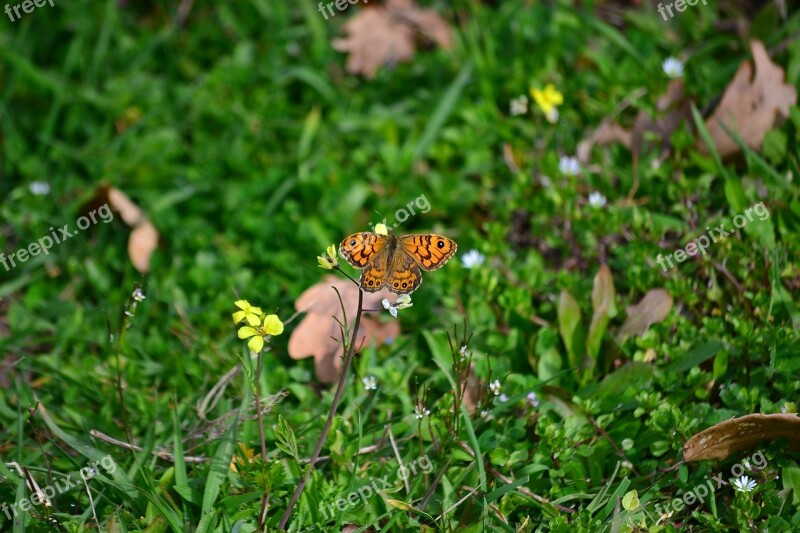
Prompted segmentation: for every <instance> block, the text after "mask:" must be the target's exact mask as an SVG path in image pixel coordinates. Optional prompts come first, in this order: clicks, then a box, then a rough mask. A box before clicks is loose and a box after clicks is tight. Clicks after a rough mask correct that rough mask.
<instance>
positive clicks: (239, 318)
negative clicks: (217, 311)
mask: <svg viewBox="0 0 800 533" xmlns="http://www.w3.org/2000/svg"><path fill="white" fill-rule="evenodd" d="M246 314H247V313H245V312H244V311H236V312H235V313H233V323H234V324H238V323H239V322H241V321H242V320H244V317H245V315H246Z"/></svg>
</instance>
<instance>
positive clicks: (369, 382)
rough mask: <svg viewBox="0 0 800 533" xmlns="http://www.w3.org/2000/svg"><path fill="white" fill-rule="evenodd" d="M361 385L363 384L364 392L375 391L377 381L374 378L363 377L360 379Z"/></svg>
mask: <svg viewBox="0 0 800 533" xmlns="http://www.w3.org/2000/svg"><path fill="white" fill-rule="evenodd" d="M361 383H363V384H364V389H365V390H375V389H377V388H378V381H377V380H376V379H375V376H364V377H363V378H361Z"/></svg>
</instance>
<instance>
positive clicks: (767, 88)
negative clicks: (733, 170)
mask: <svg viewBox="0 0 800 533" xmlns="http://www.w3.org/2000/svg"><path fill="white" fill-rule="evenodd" d="M750 49H751V50H752V52H753V62H754V63H755V76H754V75H753V64H752V63H751V62H750V61H744V62H743V63H742V64H741V65H740V66H739V70H737V71H736V75H735V76H734V77H733V80H731V82H730V84H728V88H727V89H725V93H724V94H723V95H722V100H721V101H720V103H719V105H718V106H717V108H716V109H715V110H714V113H713V114H712V115H711V116H710V117H709V118H708V119H707V120H706V128H708V131H709V133H710V134H711V138H712V140H713V141H714V145H715V146H716V147H717V151H718V152H719V154H720V155H721V156H722V157H726V156H730V155H733V154H735V153H737V152H739V145H738V144H736V141H734V140H733V139H732V138H731V136H730V135H728V133H727V132H726V131H725V128H724V127H723V124H724V125H725V126H726V127H727V128H728V129H729V130H731V131H733V132H735V133H737V134H738V135H739V136H740V137H741V138H742V140H743V141H744V142H745V144H747V146H749V147H751V148H753V149H755V150H760V149H761V143H762V142H763V141H764V136H765V135H766V134H767V132H768V131H769V130H770V129H772V127H773V126H774V125H775V122H776V120H777V119H778V118H779V117H784V118H786V117H788V116H789V108H790V107H791V106H793V105H795V104H796V103H797V88H795V87H793V86H792V85H789V84H786V83H784V79H785V77H784V72H783V69H782V68H781V67H779V66H778V65H776V64H775V63H773V62H772V61H770V58H769V55H768V54H767V50H766V49H765V48H764V43H762V42H761V41H757V40H754V41H751V42H750ZM698 147H699V149H700V150H702V151H704V152H706V153H708V151H709V150H708V147H707V146H706V145H705V143H703V142H702V140H699V141H698Z"/></svg>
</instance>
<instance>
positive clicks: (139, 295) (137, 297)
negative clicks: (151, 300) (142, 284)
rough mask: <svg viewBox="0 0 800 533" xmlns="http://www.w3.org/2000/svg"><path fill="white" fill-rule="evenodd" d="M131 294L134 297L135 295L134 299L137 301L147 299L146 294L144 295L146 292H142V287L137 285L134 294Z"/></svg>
mask: <svg viewBox="0 0 800 533" xmlns="http://www.w3.org/2000/svg"><path fill="white" fill-rule="evenodd" d="M131 296H132V297H133V299H134V300H136V301H137V302H141V301H142V300H144V299H145V295H144V293H143V292H142V289H140V288H139V287H136V288H135V289H134V290H133V294H132V295H131Z"/></svg>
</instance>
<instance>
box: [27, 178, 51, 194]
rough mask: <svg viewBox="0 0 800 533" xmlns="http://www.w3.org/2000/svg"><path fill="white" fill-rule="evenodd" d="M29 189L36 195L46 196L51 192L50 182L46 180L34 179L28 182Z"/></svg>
mask: <svg viewBox="0 0 800 533" xmlns="http://www.w3.org/2000/svg"><path fill="white" fill-rule="evenodd" d="M28 190H30V191H31V194H34V195H36V196H44V195H45V194H50V184H49V183H47V182H46V181H32V182H30V183H29V184H28Z"/></svg>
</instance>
